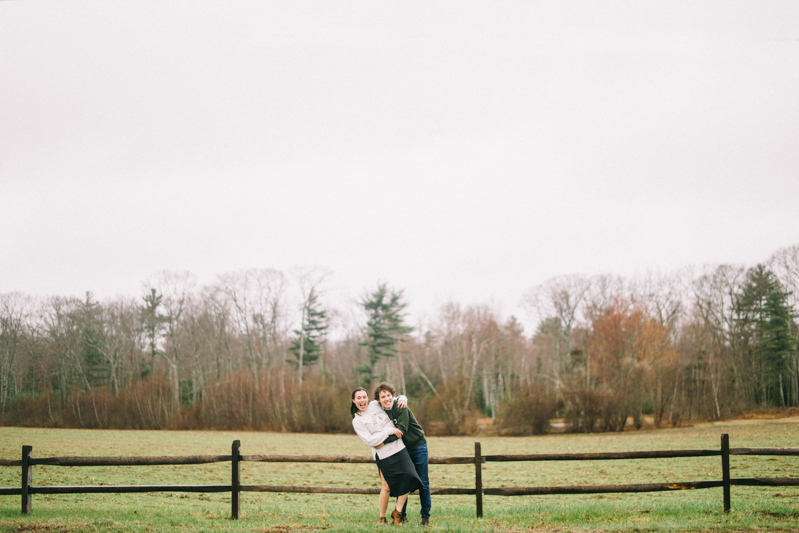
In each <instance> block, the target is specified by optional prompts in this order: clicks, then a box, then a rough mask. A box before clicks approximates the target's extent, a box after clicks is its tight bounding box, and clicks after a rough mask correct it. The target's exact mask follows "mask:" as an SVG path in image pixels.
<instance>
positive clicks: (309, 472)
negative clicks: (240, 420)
mask: <svg viewBox="0 0 799 533" xmlns="http://www.w3.org/2000/svg"><path fill="white" fill-rule="evenodd" d="M721 433H729V434H730V443H731V446H732V447H750V446H765V447H793V446H797V445H798V444H799V439H797V436H799V419H783V420H760V421H736V422H725V423H715V424H705V425H701V426H697V427H693V428H682V429H670V430H660V431H641V432H629V433H621V434H601V435H552V436H546V437H486V436H480V437H446V438H438V437H431V438H430V439H429V448H430V453H431V455H434V456H453V455H473V453H474V442H475V441H479V442H481V444H482V452H483V454H484V455H490V454H509V453H562V452H609V451H633V450H663V449H718V448H719V438H720V434H721ZM235 439H239V440H241V443H242V453H243V454H245V455H248V454H274V453H281V454H283V453H305V454H337V455H338V454H343V455H366V454H367V453H368V450H367V448H366V447H365V446H364V445H363V444H362V443H361V442H360V440H359V439H358V438H357V437H355V436H354V435H302V434H276V433H256V432H210V431H196V432H195V431H187V432H176V431H110V430H108V431H88V430H87V431H83V430H70V429H28V428H7V427H5V428H0V457H2V458H4V459H18V458H19V457H20V453H21V448H22V445H23V444H29V445H32V446H33V456H34V457H52V456H88V455H120V456H123V455H143V456H147V455H191V454H229V453H230V447H231V443H232V441H233V440H235ZM731 465H732V475H733V477H797V476H799V458H798V457H741V456H733V457H732V458H731ZM430 478H431V479H430V481H431V486H434V487H435V486H437V487H473V486H474V468H473V467H472V466H468V465H431V467H430ZM720 478H721V468H720V459H719V457H701V458H687V459H653V460H625V461H596V462H588V461H581V462H576V461H575V462H552V463H529V462H528V463H494V462H490V463H486V464H484V465H483V483H484V486H485V487H502V486H531V485H537V486H543V485H580V484H620V483H654V482H673V481H698V480H717V479H720ZM229 482H230V464H229V463H218V464H211V465H191V466H160V467H155V466H154V467H80V468H78V467H55V466H50V467H48V466H36V467H34V469H33V483H34V485H36V486H40V485H97V484H108V485H136V484H147V485H150V484H227V483H229ZM19 483H20V469H19V468H18V467H0V486H5V487H13V486H19ZM242 483H243V484H259V485H260V484H263V485H313V486H339V487H375V488H377V487H378V486H379V480H378V478H377V474H376V469H375V467H374V465H371V464H363V465H358V464H324V463H297V464H293V463H243V464H242ZM798 497H799V488H796V487H774V488H755V487H733V488H732V509H733V510H732V512H731V513H730V514H724V513H723V512H722V495H721V489H707V490H696V491H678V492H668V493H643V494H604V495H581V496H517V497H499V496H485V497H484V517H483V518H482V519H480V520H478V519H476V518H475V499H474V497H473V496H434V497H433V513H432V514H433V517H432V522H431V526H432V527H431V528H429V530H431V531H454V532H470V531H479V532H489V531H490V532H494V531H497V532H498V531H518V532H521V531H589V530H596V531H664V530H666V531H669V530H670V531H702V530H719V531H747V530H768V531H780V530H785V531H793V530H799V498H798ZM19 507H20V500H19V496H0V532H2V531H53V532H61V531H87V532H88V531H107V532H116V531H119V532H155V531H173V530H177V531H258V532H289V531H317V530H329V531H375V530H378V529H379V528H378V527H377V526H376V521H377V497H376V496H350V495H319V494H276V493H242V494H241V510H242V519H241V520H238V521H233V520H230V518H229V517H230V495H229V494H225V493H219V494H195V493H189V494H184V493H173V494H171V493H155V494H133V495H93V494H82V495H35V496H33V514H32V515H30V516H24V515H22V514H21V513H20V508H19ZM409 509H410V513H409V514H410V515H411V518H412V520H411V521H410V522H409V523H408V524H406V526H405V527H404V529H405V530H412V531H422V528H421V527H420V526H418V525H416V523H417V522H418V510H419V507H418V499H417V498H415V497H412V498H411V504H410V507H409Z"/></svg>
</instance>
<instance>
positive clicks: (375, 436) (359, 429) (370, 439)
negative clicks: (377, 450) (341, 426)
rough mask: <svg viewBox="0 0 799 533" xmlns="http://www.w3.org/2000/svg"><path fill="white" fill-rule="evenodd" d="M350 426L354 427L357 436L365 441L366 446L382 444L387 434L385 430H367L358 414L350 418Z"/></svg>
mask: <svg viewBox="0 0 799 533" xmlns="http://www.w3.org/2000/svg"><path fill="white" fill-rule="evenodd" d="M352 427H353V428H354V429H355V433H357V434H358V436H359V437H360V438H361V440H362V441H364V442H365V443H366V445H367V446H373V447H374V446H377V445H379V444H383V441H384V440H386V437H388V435H389V433H388V432H387V431H378V432H377V433H369V430H368V429H366V425H365V424H364V423H363V420H360V419H359V418H358V415H355V418H353V419H352Z"/></svg>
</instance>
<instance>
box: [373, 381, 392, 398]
mask: <svg viewBox="0 0 799 533" xmlns="http://www.w3.org/2000/svg"><path fill="white" fill-rule="evenodd" d="M383 391H388V392H390V393H391V395H392V396H396V395H397V390H396V389H395V388H394V387H392V386H391V385H389V384H388V383H386V382H385V381H384V382H383V383H381V384H379V385H378V386H377V388H376V389H375V400H377V401H378V402H379V401H380V393H381V392H383Z"/></svg>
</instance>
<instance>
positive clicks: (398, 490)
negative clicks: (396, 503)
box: [375, 448, 424, 498]
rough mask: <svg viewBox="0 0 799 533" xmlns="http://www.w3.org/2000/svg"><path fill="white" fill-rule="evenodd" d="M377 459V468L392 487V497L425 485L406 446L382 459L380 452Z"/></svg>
mask: <svg viewBox="0 0 799 533" xmlns="http://www.w3.org/2000/svg"><path fill="white" fill-rule="evenodd" d="M375 459H376V461H377V469H378V470H379V471H380V472H381V473H382V474H383V477H384V478H385V480H386V483H388V487H389V488H390V489H391V497H392V498H396V497H398V496H402V495H403V494H408V493H409V492H413V491H415V490H417V489H421V488H422V487H423V486H424V485H422V480H421V479H419V474H417V473H416V467H415V466H413V461H411V456H410V455H408V450H406V449H405V448H403V449H402V450H400V451H399V452H397V453H395V454H394V455H390V456H388V457H386V458H385V459H380V454H379V453H378V454H377V457H376V458H375Z"/></svg>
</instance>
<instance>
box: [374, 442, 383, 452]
mask: <svg viewBox="0 0 799 533" xmlns="http://www.w3.org/2000/svg"><path fill="white" fill-rule="evenodd" d="M382 447H383V443H382V442H381V443H380V444H378V445H377V446H375V448H376V449H378V450H379V449H380V448H382Z"/></svg>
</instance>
